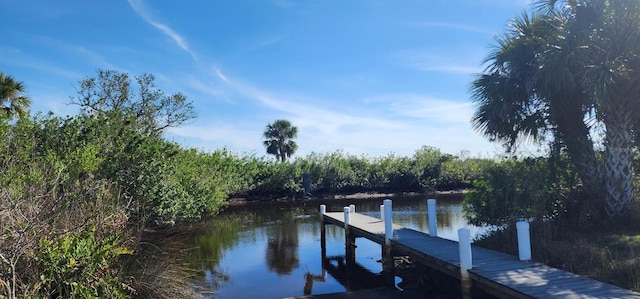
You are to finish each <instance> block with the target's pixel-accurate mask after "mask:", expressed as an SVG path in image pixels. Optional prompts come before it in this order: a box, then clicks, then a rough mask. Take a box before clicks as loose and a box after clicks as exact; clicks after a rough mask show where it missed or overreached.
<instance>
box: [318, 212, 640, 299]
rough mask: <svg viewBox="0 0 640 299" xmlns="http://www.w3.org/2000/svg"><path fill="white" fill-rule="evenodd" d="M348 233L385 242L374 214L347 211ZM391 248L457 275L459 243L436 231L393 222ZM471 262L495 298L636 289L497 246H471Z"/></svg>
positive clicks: (333, 220) (334, 220)
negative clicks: (432, 233)
mask: <svg viewBox="0 0 640 299" xmlns="http://www.w3.org/2000/svg"><path fill="white" fill-rule="evenodd" d="M322 217H323V227H324V225H325V224H334V225H337V226H340V227H344V213H342V212H327V213H324V215H323V216H322ZM349 234H351V235H353V237H364V238H367V239H369V240H371V241H373V242H376V243H378V244H385V225H384V222H383V221H382V220H380V219H377V218H374V217H370V216H366V215H363V214H358V213H351V214H350V215H349ZM390 241H391V246H392V250H393V251H394V252H399V253H401V254H407V255H410V256H411V257H412V258H413V259H414V260H415V261H416V262H419V263H421V264H423V265H425V266H428V267H430V268H433V269H435V270H438V271H440V272H442V273H444V274H447V275H450V276H452V277H454V278H457V279H461V274H460V255H459V245H458V242H456V241H451V240H447V239H443V238H439V237H432V236H430V235H428V234H426V233H423V232H420V231H416V230H413V229H409V228H405V227H402V226H400V225H396V224H393V237H392V238H391V239H390ZM471 251H472V259H473V264H472V268H471V269H470V270H468V272H469V278H470V280H471V282H472V284H473V286H474V287H478V288H480V289H482V290H484V291H486V292H488V293H490V294H493V295H496V296H498V297H501V298H637V299H640V293H636V292H633V291H630V290H627V289H623V288H620V287H617V286H614V285H610V284H606V283H603V282H600V281H597V280H593V279H590V278H587V277H583V276H580V275H577V274H574V273H570V272H566V271H563V270H560V269H557V268H552V267H549V266H546V265H543V264H541V263H536V262H530V261H521V260H519V259H518V258H517V257H515V256H512V255H508V254H504V253H501V252H497V251H493V250H488V249H485V248H482V247H478V246H473V245H472V246H471Z"/></svg>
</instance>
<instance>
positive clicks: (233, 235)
mask: <svg viewBox="0 0 640 299" xmlns="http://www.w3.org/2000/svg"><path fill="white" fill-rule="evenodd" d="M391 199H392V200H393V222H394V223H397V224H400V225H403V226H405V227H408V228H413V229H416V230H421V231H424V232H428V231H429V222H428V219H427V216H426V211H427V197H425V196H414V197H397V198H391ZM436 199H437V203H438V208H437V218H438V221H437V224H438V236H440V237H443V238H447V239H451V240H457V230H458V229H459V228H462V227H467V228H469V229H470V230H471V233H472V236H474V235H478V234H480V233H483V232H484V230H483V229H482V228H478V227H474V226H472V225H469V224H467V223H466V221H465V219H464V217H463V214H462V205H461V203H462V196H460V195H447V196H438V197H436ZM382 201H383V198H380V199H357V200H331V201H316V200H310V201H299V202H286V203H262V204H257V205H246V206H239V207H230V208H228V209H227V210H226V211H224V212H223V213H222V214H220V215H218V216H216V217H215V218H214V219H212V220H210V221H207V222H203V223H199V224H197V225H196V226H194V227H192V229H190V230H189V231H190V233H189V235H188V236H187V238H186V239H185V242H187V243H188V246H190V247H191V248H192V249H191V250H189V256H188V265H189V267H190V268H191V269H192V270H194V272H195V273H197V274H196V277H195V281H194V288H196V289H201V290H214V292H210V293H207V294H208V295H207V296H210V298H282V297H289V296H302V295H308V294H326V293H335V292H343V291H346V290H354V289H358V288H367V287H371V286H372V285H371V283H372V281H371V279H370V281H362V282H357V281H349V282H345V281H344V279H343V278H341V277H340V275H337V274H334V275H335V276H336V277H334V275H332V273H327V272H326V271H323V267H322V255H321V248H320V221H319V218H320V216H319V206H320V204H325V205H326V206H327V211H328V212H332V211H342V210H343V207H344V206H348V205H350V204H354V205H356V211H357V212H358V213H363V214H367V215H369V216H373V217H379V216H380V204H382ZM326 236H327V248H326V250H327V257H330V258H331V263H333V264H335V265H336V267H335V268H339V266H340V264H341V261H342V258H343V257H344V251H345V247H344V231H343V229H341V228H338V227H335V226H332V225H329V226H327V232H326ZM356 245H357V249H356V263H357V264H358V265H359V266H360V267H361V268H362V269H364V270H365V271H367V272H370V273H369V274H368V275H379V273H380V272H381V271H382V266H381V264H380V263H379V262H378V260H379V259H380V254H381V247H380V245H378V244H376V243H373V242H370V241H368V240H366V239H364V238H358V239H357V241H356ZM359 276H361V277H365V278H366V277H367V275H359ZM372 277H375V276H372Z"/></svg>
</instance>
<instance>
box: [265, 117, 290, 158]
mask: <svg viewBox="0 0 640 299" xmlns="http://www.w3.org/2000/svg"><path fill="white" fill-rule="evenodd" d="M297 136H298V128H297V127H294V126H292V125H291V122H289V121H288V120H283V119H279V120H276V121H274V122H273V123H272V124H268V125H267V128H266V129H265V130H264V134H263V137H264V139H265V140H264V142H263V144H264V146H265V147H266V148H267V153H268V154H271V155H275V156H276V159H277V160H279V161H280V162H285V161H286V160H287V158H289V157H291V156H292V155H293V154H294V153H295V152H296V150H297V149H298V145H297V144H296V143H295V142H294V141H293V140H292V139H293V138H296V137H297Z"/></svg>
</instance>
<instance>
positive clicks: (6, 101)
mask: <svg viewBox="0 0 640 299" xmlns="http://www.w3.org/2000/svg"><path fill="white" fill-rule="evenodd" d="M23 93H24V84H23V83H22V82H18V81H16V80H15V79H13V77H11V76H7V75H5V74H4V73H3V72H0V111H2V113H3V114H4V115H7V116H14V115H18V116H19V117H22V116H25V115H26V114H27V109H28V108H29V104H31V100H30V99H29V98H27V97H25V96H23Z"/></svg>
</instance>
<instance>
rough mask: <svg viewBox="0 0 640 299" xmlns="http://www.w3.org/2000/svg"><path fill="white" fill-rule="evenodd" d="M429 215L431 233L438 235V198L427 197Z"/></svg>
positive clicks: (433, 235)
mask: <svg viewBox="0 0 640 299" xmlns="http://www.w3.org/2000/svg"><path fill="white" fill-rule="evenodd" d="M427 211H428V213H427V215H428V216H429V235H431V236H432V237H437V236H438V216H437V214H436V200H435V199H433V198H431V199H427Z"/></svg>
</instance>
